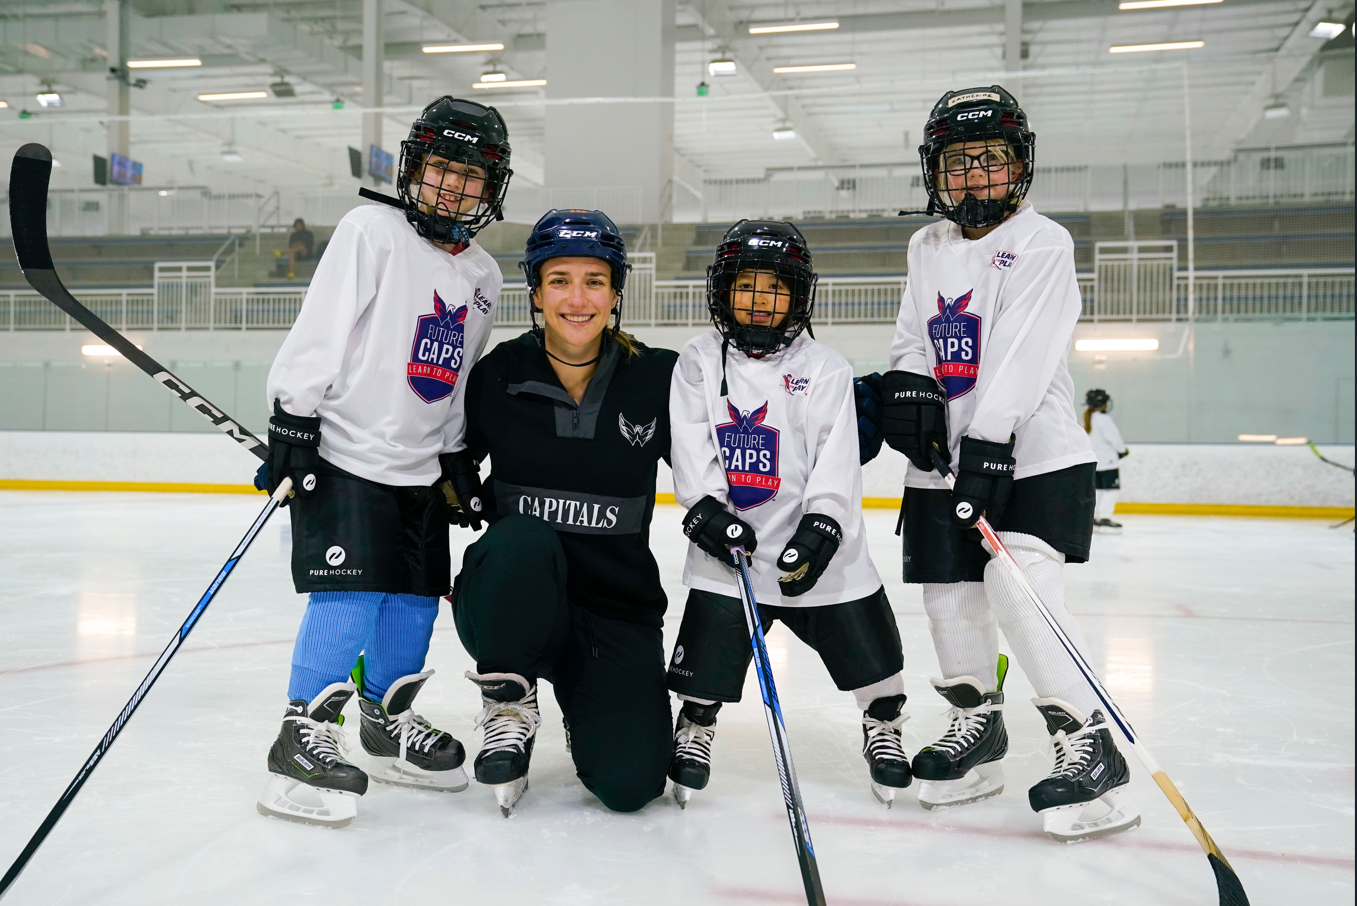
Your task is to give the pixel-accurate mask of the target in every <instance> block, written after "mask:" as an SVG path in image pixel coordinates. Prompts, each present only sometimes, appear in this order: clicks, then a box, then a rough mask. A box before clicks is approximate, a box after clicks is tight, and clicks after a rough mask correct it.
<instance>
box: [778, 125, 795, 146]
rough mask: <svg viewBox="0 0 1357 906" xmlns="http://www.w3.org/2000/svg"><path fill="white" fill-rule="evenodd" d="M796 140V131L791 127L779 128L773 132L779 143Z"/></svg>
mask: <svg viewBox="0 0 1357 906" xmlns="http://www.w3.org/2000/svg"><path fill="white" fill-rule="evenodd" d="M794 138H796V130H795V129H793V128H792V127H791V126H778V127H777V128H776V129H774V130H773V139H774V140H776V141H779V142H785V141H789V140H791V139H794Z"/></svg>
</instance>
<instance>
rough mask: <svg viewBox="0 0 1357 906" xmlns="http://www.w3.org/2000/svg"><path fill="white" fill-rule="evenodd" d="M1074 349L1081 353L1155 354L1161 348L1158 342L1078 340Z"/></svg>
mask: <svg viewBox="0 0 1357 906" xmlns="http://www.w3.org/2000/svg"><path fill="white" fill-rule="evenodd" d="M1074 348H1075V349H1076V350H1078V351H1079V352H1154V351H1155V350H1156V349H1158V348H1159V341H1158V340H1151V339H1143V340H1142V339H1132V340H1076V341H1075V342H1074Z"/></svg>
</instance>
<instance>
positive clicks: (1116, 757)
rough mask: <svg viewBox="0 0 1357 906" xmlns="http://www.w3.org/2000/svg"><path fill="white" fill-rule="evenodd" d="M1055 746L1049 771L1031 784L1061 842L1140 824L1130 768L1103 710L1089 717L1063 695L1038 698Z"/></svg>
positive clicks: (1037, 805) (1032, 796) (1037, 808)
mask: <svg viewBox="0 0 1357 906" xmlns="http://www.w3.org/2000/svg"><path fill="white" fill-rule="evenodd" d="M1032 704H1034V705H1036V706H1037V710H1038V711H1040V712H1041V716H1042V717H1044V718H1046V726H1047V728H1048V729H1049V730H1050V731H1051V743H1052V745H1054V746H1055V767H1054V768H1053V769H1052V770H1051V773H1050V776H1048V777H1047V778H1046V779H1045V780H1043V781H1041V782H1040V783H1038V784H1037V785H1036V786H1034V787H1032V789H1030V790H1028V792H1027V798H1028V801H1029V802H1030V803H1031V804H1032V811H1034V812H1037V813H1038V814H1040V815H1041V819H1042V825H1043V829H1044V830H1045V831H1046V833H1048V834H1050V835H1051V837H1052V838H1053V839H1055V840H1058V841H1059V842H1061V843H1078V842H1080V841H1082V840H1092V839H1094V838H1095V837H1106V836H1108V835H1109V834H1119V833H1121V832H1122V831H1127V830H1130V829H1131V828H1133V827H1139V826H1140V811H1139V810H1138V809H1137V808H1136V807H1135V803H1133V802H1132V801H1131V797H1130V795H1129V791H1128V790H1127V789H1126V785H1127V784H1129V783H1130V782H1131V772H1130V771H1129V770H1128V769H1127V767H1126V759H1124V758H1122V757H1121V752H1119V751H1117V746H1116V743H1114V742H1113V741H1112V731H1111V730H1110V729H1109V728H1108V726H1107V722H1106V721H1105V720H1104V719H1103V712H1101V711H1094V712H1093V714H1092V716H1090V717H1089V719H1088V720H1087V722H1086V721H1085V720H1084V717H1083V715H1082V714H1080V713H1079V712H1078V711H1077V710H1076V709H1075V708H1074V706H1073V705H1070V704H1068V703H1066V702H1063V701H1061V700H1060V699H1058V698H1034V699H1032Z"/></svg>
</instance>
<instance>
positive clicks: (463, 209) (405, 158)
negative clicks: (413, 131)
mask: <svg viewBox="0 0 1357 906" xmlns="http://www.w3.org/2000/svg"><path fill="white" fill-rule="evenodd" d="M428 131H429V132H430V133H432V130H428ZM505 157H507V154H506V155H505ZM512 175H513V171H512V170H510V169H509V168H508V167H507V166H504V162H503V161H502V160H496V149H495V147H494V146H487V147H484V148H480V149H478V150H476V151H471V150H469V149H468V150H462V149H461V148H459V147H458V146H456V145H451V144H450V143H447V142H437V143H436V142H435V141H433V139H432V134H431V135H430V136H427V137H425V136H421V137H420V138H418V139H414V138H412V139H408V140H406V141H403V142H401V160H400V175H399V177H398V180H399V181H398V184H397V190H398V192H399V194H400V199H401V201H402V202H403V203H404V204H405V216H406V218H407V219H409V221H410V222H411V223H412V224H414V227H415V229H416V230H417V231H418V232H419V234H420V235H421V236H424V237H425V238H427V239H429V240H431V241H433V242H443V243H466V242H470V241H471V239H472V237H474V236H475V235H476V234H477V233H479V232H480V231H481V230H483V229H485V227H487V226H488V225H490V224H491V223H493V222H494V221H496V220H502V219H503V213H502V209H503V207H504V196H505V193H506V192H507V191H508V188H509V177H510V176H512Z"/></svg>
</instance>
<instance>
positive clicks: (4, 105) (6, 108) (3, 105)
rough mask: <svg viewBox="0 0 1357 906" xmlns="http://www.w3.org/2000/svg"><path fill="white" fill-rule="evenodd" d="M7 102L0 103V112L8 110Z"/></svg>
mask: <svg viewBox="0 0 1357 906" xmlns="http://www.w3.org/2000/svg"><path fill="white" fill-rule="evenodd" d="M8 109H9V101H0V110H8Z"/></svg>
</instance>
